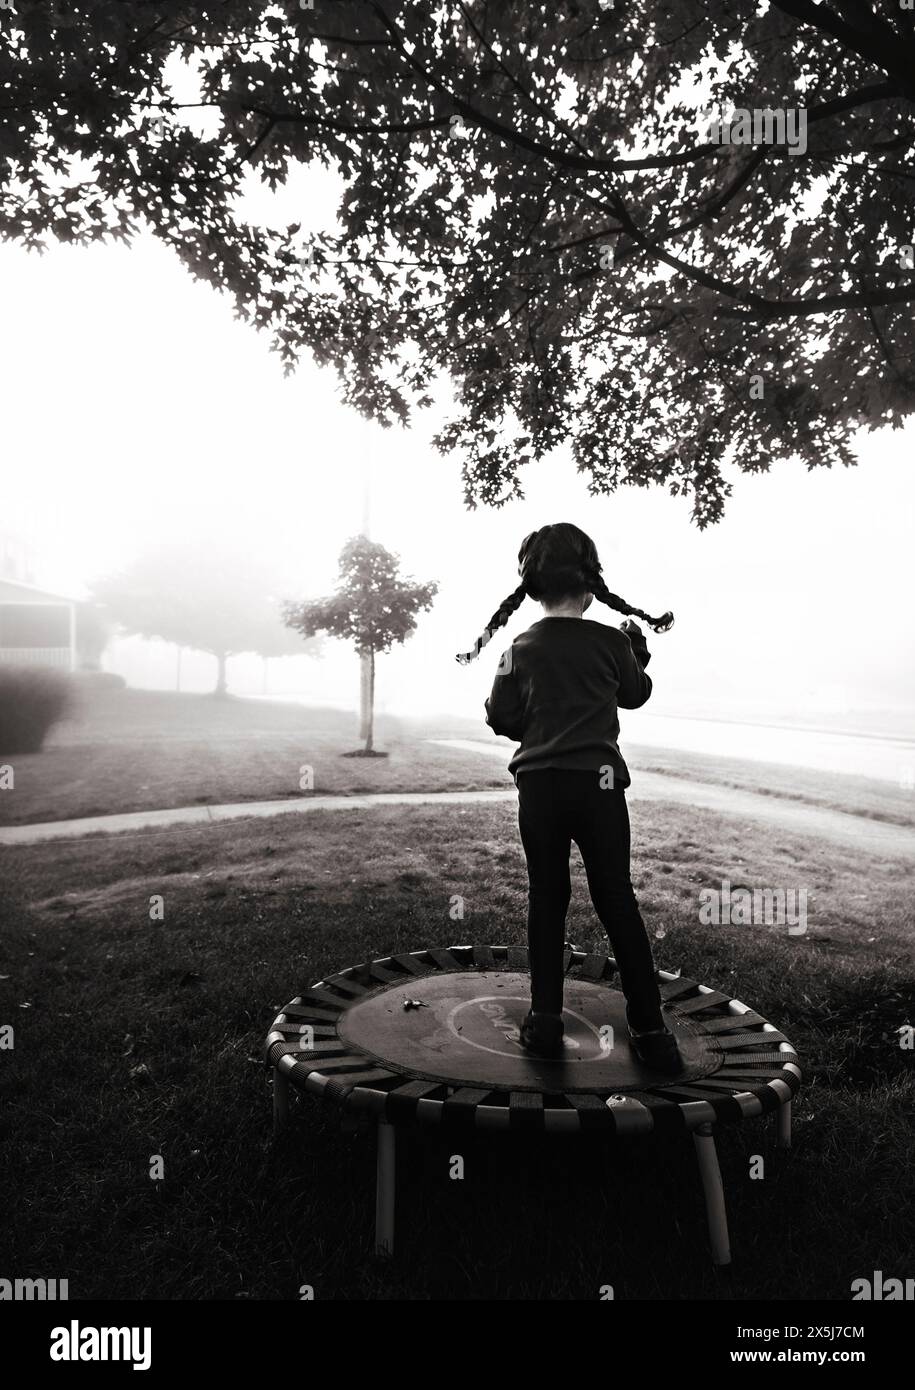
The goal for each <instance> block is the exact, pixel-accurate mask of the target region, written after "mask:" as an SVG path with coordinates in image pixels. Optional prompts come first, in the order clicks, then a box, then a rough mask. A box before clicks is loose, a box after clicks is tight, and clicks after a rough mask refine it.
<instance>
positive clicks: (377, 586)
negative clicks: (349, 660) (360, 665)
mask: <svg viewBox="0 0 915 1390" xmlns="http://www.w3.org/2000/svg"><path fill="white" fill-rule="evenodd" d="M437 593H438V585H437V584H436V583H435V582H434V581H430V582H429V583H426V584H416V583H414V582H413V580H411V579H406V578H402V577H401V575H400V573H399V561H398V557H397V556H396V555H394V554H393V553H392V552H391V551H390V550H386V549H385V547H384V546H383V545H379V544H378V542H377V541H371V540H369V539H368V537H367V536H354V537H353V539H352V540H349V541H347V542H346V545H345V546H344V547H343V550H342V551H341V552H340V583H339V585H338V586H337V589H336V592H335V593H333V594H331V595H330V597H329V598H320V599H306V600H304V601H295V600H289V601H288V602H287V603H286V604H285V605H284V609H283V612H284V618H285V621H286V623H287V624H288V625H289V627H291V628H293V629H294V630H295V631H296V632H300V633H302V635H303V636H305V637H314V635H315V634H316V633H319V632H326V633H327V634H328V636H330V637H342V638H344V639H345V640H348V641H350V642H352V643H353V644H354V645H355V648H356V651H357V653H358V655H359V656H360V658H365V661H366V665H367V667H368V680H367V691H366V693H365V697H364V699H365V709H364V711H363V722H362V726H361V736H362V737H363V738H364V739H365V747H364V748H363V749H360V750H359V755H361V756H364V757H373V756H386V754H384V755H380V754H376V750H375V748H374V710H375V658H376V656H377V655H378V654H379V653H381V652H389V651H390V650H391V648H392V647H393V645H394V643H395V642H405V641H406V639H407V638H408V637H409V636H410V635H411V633H413V632H414V631H415V630H416V615H417V614H418V613H420V612H424V611H426V610H428V609H429V608H431V607H432V600H433V599H434V598H435V595H436V594H437ZM348 756H357V755H355V754H350V755H348Z"/></svg>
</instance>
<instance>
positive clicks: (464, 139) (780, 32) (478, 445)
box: [0, 0, 915, 524]
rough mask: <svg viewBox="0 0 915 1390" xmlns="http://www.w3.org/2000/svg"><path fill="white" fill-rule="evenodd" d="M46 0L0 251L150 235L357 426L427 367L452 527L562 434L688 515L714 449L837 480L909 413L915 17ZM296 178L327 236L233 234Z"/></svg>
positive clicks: (390, 414) (774, 8)
mask: <svg viewBox="0 0 915 1390" xmlns="http://www.w3.org/2000/svg"><path fill="white" fill-rule="evenodd" d="M64 3H66V13H65V14H60V13H58V12H57V11H55V10H53V9H52V10H51V11H50V15H51V18H50V20H49V6H48V4H47V3H46V0H15V4H16V10H15V13H10V12H3V13H0V20H2V25H0V28H2V39H0V44H2V68H0V76H2V81H3V98H2V104H3V106H4V107H5V112H4V115H5V120H4V123H3V126H2V128H0V159H2V169H3V187H2V197H0V233H2V234H3V235H5V236H7V237H10V238H13V239H16V240H19V241H21V242H23V243H25V244H26V245H30V246H33V245H39V244H40V243H41V242H42V241H43V240H44V239H46V238H47V237H48V235H49V234H50V235H52V236H56V237H60V238H63V239H65V240H78V241H80V240H85V239H88V238H92V237H98V236H101V235H112V236H115V237H119V238H122V239H125V238H130V237H131V236H133V235H134V234H135V232H136V231H137V229H139V228H141V227H147V228H151V229H152V231H153V232H154V234H155V235H156V236H157V237H159V238H161V239H162V240H163V241H164V242H165V243H167V244H168V245H169V246H171V247H173V248H174V249H175V250H176V252H177V253H178V255H179V256H180V257H181V258H182V260H183V261H184V262H185V264H186V265H187V266H188V267H189V268H190V270H191V271H192V272H193V273H194V274H195V275H198V276H202V277H205V278H206V279H208V280H210V281H212V282H213V283H214V284H215V285H217V286H220V287H224V288H227V289H228V290H229V291H230V292H231V293H232V294H233V295H234V297H235V299H236V302H237V305H238V308H239V311H240V312H241V313H242V314H243V315H246V316H247V317H248V318H249V319H250V320H251V321H252V322H253V323H255V324H257V325H259V326H261V327H265V328H268V329H270V330H271V331H272V332H273V333H274V334H275V337H276V342H277V345H278V347H279V349H280V351H281V352H282V354H283V356H284V358H285V360H286V361H287V363H289V364H291V363H293V362H294V361H295V360H296V359H297V358H298V356H299V355H300V354H301V353H302V352H303V351H306V352H310V353H312V354H313V355H314V356H315V357H316V358H317V359H318V360H319V361H320V362H332V363H334V364H335V365H336V366H337V367H338V368H339V370H340V372H341V374H342V377H343V380H344V382H345V386H346V395H347V399H348V400H349V401H350V402H352V403H353V404H355V405H356V406H358V407H359V408H360V409H362V410H364V411H366V412H367V413H370V414H374V415H375V416H376V417H378V418H380V419H383V420H387V421H390V420H401V421H404V420H407V419H408V418H409V417H410V414H411V412H412V411H413V410H414V409H415V408H416V407H417V406H418V405H422V404H423V403H424V402H426V401H427V400H428V398H429V390H430V385H431V384H432V383H433V381H435V380H436V379H437V378H439V377H440V376H441V374H443V373H444V374H447V375H449V376H450V377H451V378H452V379H453V382H454V384H455V390H456V397H457V406H456V413H455V415H454V418H453V419H452V420H451V421H450V423H448V424H447V425H446V427H445V428H443V430H442V431H441V433H440V435H439V438H438V443H439V445H440V447H441V448H442V449H443V450H446V451H450V450H454V451H456V452H457V454H458V456H459V457H460V458H461V461H462V463H463V467H464V477H465V483H466V496H467V500H468V502H469V503H470V504H474V503H476V502H478V501H484V502H488V503H495V504H498V503H500V502H502V501H504V500H506V499H508V498H510V497H511V496H513V495H515V494H516V493H517V492H518V491H519V489H520V476H521V475H520V472H519V470H520V467H521V465H523V464H524V462H525V461H527V460H529V459H531V458H534V457H540V456H542V455H544V454H546V453H548V452H549V451H550V450H552V449H553V448H554V447H556V446H557V445H561V444H568V445H569V446H570V447H571V449H572V452H573V455H574V458H575V459H576V461H577V463H578V465H579V467H580V468H581V469H582V470H584V471H585V472H586V473H587V474H588V475H589V477H590V481H591V484H592V486H593V488H594V489H595V490H597V491H602V490H607V489H612V488H613V487H615V486H617V485H618V484H619V483H621V482H627V483H635V484H639V485H647V484H649V483H652V482H664V483H666V484H667V485H668V486H669V487H670V488H671V489H672V490H673V491H675V492H679V493H685V494H688V495H689V497H690V498H691V500H692V503H693V509H694V514H695V516H696V518H697V520H698V521H699V523H700V524H704V523H705V522H706V521H708V520H711V519H715V518H717V517H718V516H719V515H720V513H721V510H722V506H723V502H724V499H725V497H726V495H727V490H728V489H727V486H726V483H725V481H724V479H723V476H722V463H723V461H724V460H725V459H726V458H729V457H732V458H733V459H734V460H735V461H736V463H737V465H738V466H739V467H740V468H741V469H743V470H745V471H760V470H764V469H766V468H768V467H769V465H770V463H771V462H772V461H773V460H778V459H780V458H785V457H787V456H789V455H793V454H797V455H799V456H800V457H801V458H802V459H803V460H804V461H805V462H806V463H807V464H808V465H809V466H810V467H813V466H815V465H821V464H826V465H831V464H849V463H851V462H853V461H854V454H853V450H852V437H853V434H854V432H855V431H856V430H857V429H858V428H859V427H861V426H868V427H877V426H879V425H883V424H891V425H894V426H896V425H899V424H900V423H901V422H902V420H903V419H904V418H905V417H906V416H907V415H908V414H909V413H911V411H912V410H913V406H915V386H913V369H912V361H913V356H915V324H913V315H912V303H913V301H915V255H913V250H912V240H913V236H915V174H913V171H912V168H911V149H912V145H913V142H915V121H913V104H912V103H913V97H915V14H913V10H912V9H911V8H909V7H908V6H910V5H911V3H912V0H885V2H884V3H879V4H878V3H877V0H873V3H871V2H870V0H768V3H766V0H763V2H762V3H761V4H757V3H756V0H660V2H659V0H651V3H649V0H616V3H613V0H565V2H564V3H563V0H549V3H545V2H544V3H538V2H537V0H463V3H450V2H449V3H438V2H437V0H423V2H422V3H420V2H419V0H414V2H412V3H411V2H407V3H404V2H403V0H334V3H329V0H313V7H312V6H310V5H307V4H306V3H304V0H282V3H277V4H275V5H272V6H270V5H267V6H265V5H264V4H263V0H250V3H248V2H245V0H237V2H234V3H233V2H231V0H230V3H225V2H224V0H218V2H217V0H195V3H190V2H189V0H188V3H184V2H183V0H179V3H171V4H170V3H163V4H157V3H154V2H152V3H151V2H150V0H100V2H99V3H93V0H61V4H64ZM191 79H193V80H192V81H191ZM189 81H190V82H191V88H192V90H191V91H190V94H189V95H188V94H187V92H185V90H184V88H185V87H186V86H187V84H188V82H189ZM173 83H177V86H176V85H173ZM709 103H712V105H713V107H714V108H715V111H717V113H718V115H719V116H722V117H724V118H725V119H724V120H723V123H720V124H717V125H716V123H715V122H714V120H713V121H712V123H711V126H710V127H709V128H706V123H705V121H704V120H701V121H697V110H698V109H699V108H700V107H702V108H704V107H706V106H707V105H708V104H709ZM185 107H187V108H191V107H192V108H193V110H186V109H184V108H185ZM198 108H200V109H203V110H204V111H205V114H206V115H207V124H206V126H205V129H204V128H203V127H201V128H200V129H198V130H196V131H194V130H192V129H191V127H190V125H189V124H188V120H189V119H190V118H194V119H197V117H198V116H199V114H200V110H199V109H198ZM732 109H734V110H736V111H737V112H738V113H739V112H741V111H744V110H750V111H764V110H767V109H769V110H773V111H776V112H781V113H788V116H789V117H790V116H791V115H792V113H793V116H794V118H795V119H796V120H798V122H799V121H800V116H799V114H798V113H799V112H802V113H803V120H804V123H805V126H804V128H805V138H804V140H803V142H801V141H800V140H797V141H795V142H794V144H793V145H790V144H788V143H785V141H784V140H782V142H781V143H778V142H777V137H776V136H775V135H773V134H772V130H773V127H772V126H771V124H770V126H769V127H768V131H769V133H768V134H766V133H763V134H761V135H760V138H759V141H758V142H757V143H755V144H753V143H739V140H740V139H744V140H746V139H747V137H746V135H743V136H739V135H738V134H737V127H734V126H732V125H731V124H730V123H729V121H728V120H727V119H726V118H727V117H728V115H729V113H730V112H731V110H732ZM156 122H158V124H156ZM716 132H717V133H716ZM731 136H733V137H734V138H731ZM749 138H750V139H752V136H751V137H749ZM306 163H321V164H324V165H327V166H330V167H332V168H333V169H335V170H337V171H338V172H339V174H340V177H341V185H340V186H341V189H342V192H341V196H340V200H339V205H338V207H337V208H336V224H335V226H334V230H333V232H331V233H327V234H322V235H316V236H309V237H305V236H304V235H303V234H302V232H301V229H300V228H299V227H298V226H277V227H268V226H260V225H254V224H252V223H251V221H250V220H249V214H248V212H247V211H246V208H245V204H244V200H243V199H240V198H239V194H240V193H241V192H242V191H243V190H244V189H245V188H246V187H250V183H249V182H248V180H249V179H250V176H251V173H252V171H253V172H254V174H255V176H257V177H259V178H260V179H262V180H263V181H264V182H265V183H266V184H267V185H268V186H270V187H275V186H277V185H279V184H281V183H283V182H284V181H285V180H286V179H287V178H288V177H289V176H290V173H291V172H293V171H294V170H295V168H296V166H299V165H301V164H306ZM306 252H307V253H308V254H309V255H310V257H311V260H310V262H309V261H308V260H306V259H305V256H306Z"/></svg>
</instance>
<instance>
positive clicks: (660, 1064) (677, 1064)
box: [626, 1005, 683, 1076]
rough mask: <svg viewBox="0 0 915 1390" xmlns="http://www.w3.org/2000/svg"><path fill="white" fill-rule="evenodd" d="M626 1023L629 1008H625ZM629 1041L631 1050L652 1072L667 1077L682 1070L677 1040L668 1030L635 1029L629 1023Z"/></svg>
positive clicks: (681, 1059)
mask: <svg viewBox="0 0 915 1390" xmlns="http://www.w3.org/2000/svg"><path fill="white" fill-rule="evenodd" d="M626 1022H627V1023H629V1008H628V1005H627V1007H626ZM629 1040H630V1044H631V1046H632V1050H633V1052H634V1053H635V1055H636V1057H638V1059H639V1061H640V1062H642V1063H643V1064H644V1065H645V1066H646V1067H651V1069H652V1071H662V1072H665V1073H666V1074H667V1075H668V1076H676V1075H678V1074H679V1073H680V1072H681V1071H682V1070H683V1058H682V1057H681V1056H680V1049H679V1047H678V1046H677V1040H676V1038H675V1037H674V1035H673V1033H672V1032H671V1031H670V1029H669V1028H667V1027H666V1026H664V1025H663V1024H662V1026H661V1027H660V1028H650V1029H645V1030H641V1029H637V1028H633V1026H632V1024H631V1023H629Z"/></svg>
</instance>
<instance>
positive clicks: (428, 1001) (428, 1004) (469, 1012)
mask: <svg viewBox="0 0 915 1390" xmlns="http://www.w3.org/2000/svg"><path fill="white" fill-rule="evenodd" d="M405 1001H407V1005H408V1007H405V1006H404V1005H405ZM564 1005H565V1007H564V1009H563V1022H564V1024H565V1040H564V1046H563V1053H562V1056H561V1057H559V1058H556V1059H547V1058H540V1057H536V1056H534V1055H533V1054H532V1053H530V1052H528V1051H526V1049H524V1048H522V1046H521V1044H520V1042H519V1040H518V1032H519V1027H520V1024H521V1021H522V1019H523V1018H524V1016H525V1014H526V1013H527V1011H528V1009H529V1008H530V976H529V975H528V974H525V973H521V972H514V971H505V970H492V971H485V970H484V971H479V970H476V971H473V972H467V971H459V972H456V973H451V974H435V975H428V976H425V977H418V978H415V979H409V980H407V981H405V982H404V983H402V984H398V985H392V986H388V987H386V988H381V989H378V990H375V991H373V992H372V993H369V994H368V995H365V996H363V997H362V998H361V999H359V1000H357V1001H356V1002H354V1003H351V1004H350V1005H349V1007H348V1008H347V1009H346V1011H345V1013H344V1014H343V1015H342V1016H341V1017H340V1019H339V1021H338V1024H337V1031H338V1034H339V1036H340V1038H341V1040H342V1041H343V1042H344V1043H345V1044H346V1045H347V1046H348V1048H349V1049H351V1050H355V1049H357V1050H358V1051H359V1052H361V1053H364V1054H365V1055H366V1056H368V1057H371V1058H373V1059H375V1060H376V1061H377V1062H379V1063H380V1064H381V1065H383V1066H385V1067H387V1068H390V1069H391V1070H396V1071H398V1072H401V1073H402V1074H404V1075H405V1076H409V1077H414V1078H417V1079H425V1080H431V1081H442V1082H446V1083H449V1084H451V1085H462V1086H478V1087H481V1088H485V1089H487V1090H493V1091H499V1090H504V1091H525V1090H530V1091H545V1092H564V1093H571V1094H575V1093H576V1092H593V1091H622V1090H632V1089H640V1088H644V1087H650V1086H657V1085H658V1084H659V1083H661V1082H664V1083H666V1084H668V1085H669V1084H670V1083H671V1081H673V1080H677V1079H679V1080H683V1081H695V1080H697V1079H699V1078H702V1077H707V1076H710V1075H712V1073H714V1072H715V1071H717V1070H718V1069H719V1067H720V1066H721V1064H722V1060H723V1056H722V1053H721V1052H719V1051H718V1050H717V1049H716V1048H715V1047H714V1046H713V1045H712V1041H711V1039H710V1038H708V1037H707V1036H705V1035H703V1033H702V1032H701V1031H700V1030H699V1029H698V1028H697V1027H696V1026H695V1025H693V1024H691V1023H690V1022H689V1020H687V1019H685V1018H678V1017H677V1016H676V1015H675V1014H671V1013H668V1014H666V1015H665V1017H666V1018H667V1023H668V1026H669V1027H670V1028H671V1029H672V1031H673V1032H674V1033H675V1034H676V1037H677V1042H678V1044H679V1047H680V1055H681V1057H682V1059H683V1063H684V1065H683V1069H682V1071H681V1072H679V1073H678V1074H677V1076H676V1077H672V1076H670V1075H669V1074H668V1075H662V1074H661V1073H659V1072H657V1071H655V1070H653V1069H652V1068H650V1067H646V1066H644V1065H643V1064H642V1063H641V1062H640V1061H639V1059H638V1058H637V1057H636V1055H635V1053H634V1052H633V1050H632V1047H631V1045H630V1042H629V1031H628V1028H627V1026H626V1013H625V1008H626V1001H625V998H624V996H623V995H622V994H621V993H620V991H619V990H616V989H612V988H610V987H608V985H606V984H601V983H592V982H590V981H587V980H576V979H571V978H567V979H566V982H565V991H564Z"/></svg>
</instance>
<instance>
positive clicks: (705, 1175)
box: [693, 1125, 731, 1265]
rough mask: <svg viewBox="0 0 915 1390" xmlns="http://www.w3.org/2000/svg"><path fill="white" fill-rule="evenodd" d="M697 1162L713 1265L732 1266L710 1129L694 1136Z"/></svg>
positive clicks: (700, 1131) (712, 1136) (722, 1197)
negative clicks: (703, 1195)
mask: <svg viewBox="0 0 915 1390" xmlns="http://www.w3.org/2000/svg"><path fill="white" fill-rule="evenodd" d="M693 1143H694V1144H695V1146H696V1158H697V1160H698V1163H699V1176H700V1177H701V1179H702V1191H703V1193H704V1194H705V1213H706V1217H707V1218H708V1234H709V1242H710V1244H711V1247H712V1260H713V1262H714V1263H715V1264H716V1265H729V1264H730V1263H731V1245H730V1241H729V1239H728V1217H727V1212H726V1211H725V1207H724V1188H723V1187H722V1185H721V1169H720V1168H719V1167H718V1154H717V1152H716V1150H715V1136H714V1134H713V1133H712V1126H711V1125H700V1127H699V1128H698V1129H697V1130H696V1132H695V1133H694V1134H693Z"/></svg>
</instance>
